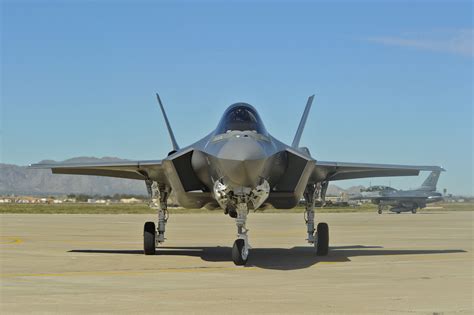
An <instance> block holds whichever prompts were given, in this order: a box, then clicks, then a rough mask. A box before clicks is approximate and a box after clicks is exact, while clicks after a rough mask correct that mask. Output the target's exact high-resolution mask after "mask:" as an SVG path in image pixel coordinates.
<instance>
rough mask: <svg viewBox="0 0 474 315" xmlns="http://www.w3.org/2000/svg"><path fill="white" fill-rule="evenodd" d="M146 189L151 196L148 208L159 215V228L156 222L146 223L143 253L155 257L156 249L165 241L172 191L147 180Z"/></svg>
mask: <svg viewBox="0 0 474 315" xmlns="http://www.w3.org/2000/svg"><path fill="white" fill-rule="evenodd" d="M145 183H146V187H147V190H148V194H149V196H150V201H149V203H148V206H149V207H150V208H152V209H154V210H156V211H157V213H158V228H156V227H155V223H154V222H151V221H150V222H146V223H145V226H144V227H143V251H144V253H145V255H154V254H155V253H156V247H157V246H158V245H159V244H161V243H163V242H164V241H165V228H166V223H167V222H168V205H167V201H168V197H169V194H170V192H171V189H170V188H169V187H168V186H166V185H161V184H158V183H157V182H155V181H151V180H146V181H145Z"/></svg>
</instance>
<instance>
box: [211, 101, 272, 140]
mask: <svg viewBox="0 0 474 315" xmlns="http://www.w3.org/2000/svg"><path fill="white" fill-rule="evenodd" d="M235 130H239V131H254V132H256V133H259V134H263V135H266V134H267V131H266V129H265V126H264V125H263V122H262V120H261V119H260V116H259V115H258V113H257V111H256V110H255V108H253V107H252V106H251V105H249V104H246V103H236V104H234V105H231V106H230V107H229V108H228V109H227V110H226V111H225V112H224V115H222V118H221V120H220V122H219V125H218V126H217V129H216V131H217V134H223V133H226V132H229V131H235Z"/></svg>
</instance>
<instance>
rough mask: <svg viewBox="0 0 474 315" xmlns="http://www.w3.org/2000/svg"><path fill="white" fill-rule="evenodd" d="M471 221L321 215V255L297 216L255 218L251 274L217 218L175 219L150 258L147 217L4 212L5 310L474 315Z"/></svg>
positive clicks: (464, 216) (229, 224)
mask: <svg viewBox="0 0 474 315" xmlns="http://www.w3.org/2000/svg"><path fill="white" fill-rule="evenodd" d="M473 214H474V212H471V211H466V212H451V213H447V212H442V211H440V212H433V211H429V212H428V211H426V212H423V211H421V212H420V213H418V214H415V215H413V214H409V213H403V214H390V213H386V214H383V215H378V214H376V213H347V214H327V213H325V214H320V215H317V219H318V220H320V221H325V222H327V223H328V224H329V227H330V246H331V250H330V253H329V255H328V256H327V257H317V256H316V255H315V251H314V248H313V247H312V246H310V245H309V244H307V243H306V242H305V225H304V222H303V215H302V214H265V213H264V214H261V213H256V214H255V213H251V214H250V215H249V220H248V227H249V229H250V232H249V236H250V243H251V245H252V247H253V249H252V250H251V252H250V258H249V262H248V265H247V266H246V267H237V266H234V264H233V263H232V261H231V249H230V247H231V246H232V243H233V241H234V238H235V234H236V228H235V224H234V221H233V220H232V219H231V218H229V217H228V216H224V215H223V214H220V213H216V214H190V215H178V214H176V215H172V216H171V218H170V220H169V222H168V225H167V233H166V237H167V241H166V242H165V245H164V246H163V247H162V248H161V249H159V250H158V254H157V255H156V256H144V255H142V233H143V232H142V229H143V223H144V222H145V221H147V220H153V219H154V216H152V215H40V214H31V215H30V214H17V215H14V214H5V215H0V220H1V224H0V236H1V238H0V250H1V257H0V268H1V277H0V281H1V291H0V299H1V300H0V303H1V306H0V312H1V313H2V314H11V313H86V312H87V313H138V312H140V313H158V312H160V313H219V314H223V313H241V314H242V313H244V314H245V313H292V314H294V313H364V314H366V313H373V314H382V313H421V314H434V313H438V314H440V313H445V314H448V313H466V314H472V313H474V306H473V299H474V298H473V285H474V283H473V273H474V269H473V268H474V267H473V266H474V257H473V248H472V247H473Z"/></svg>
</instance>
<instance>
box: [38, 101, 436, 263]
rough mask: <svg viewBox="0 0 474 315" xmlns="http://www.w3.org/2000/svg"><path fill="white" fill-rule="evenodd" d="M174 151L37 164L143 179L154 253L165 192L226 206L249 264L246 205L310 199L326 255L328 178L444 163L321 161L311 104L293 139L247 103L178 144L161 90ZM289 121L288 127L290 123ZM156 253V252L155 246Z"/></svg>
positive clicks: (187, 201) (147, 241) (148, 249)
mask: <svg viewBox="0 0 474 315" xmlns="http://www.w3.org/2000/svg"><path fill="white" fill-rule="evenodd" d="M156 97H157V100H158V104H159V106H160V108H161V112H162V114H163V117H164V120H165V123H166V126H167V129H168V133H169V136H170V139H171V144H172V150H170V152H169V153H168V156H167V157H165V158H163V159H161V160H151V161H129V162H120V163H80V164H60V163H58V164H34V165H31V167H33V168H48V169H51V170H52V172H53V173H54V174H75V175H95V176H111V177H120V178H130V179H136V180H143V181H144V182H145V184H146V187H147V189H148V193H149V195H150V206H151V207H152V208H153V209H156V211H157V213H158V218H157V225H155V222H146V223H145V225H144V233H143V247H144V253H145V255H153V254H155V253H156V247H157V246H158V245H160V244H162V243H163V242H164V241H165V226H166V223H167V221H168V210H167V199H168V197H169V195H170V193H171V191H173V192H174V194H175V196H176V199H177V201H178V203H179V204H180V205H181V206H182V207H184V208H201V207H206V208H209V209H217V208H221V209H223V212H224V213H225V214H227V215H229V216H230V217H231V218H234V219H235V222H236V225H237V239H236V240H235V242H234V244H233V247H232V260H233V261H234V263H235V264H236V265H244V264H246V263H247V260H248V257H249V249H250V245H249V241H248V229H247V227H246V223H247V215H248V213H249V210H252V209H258V208H262V207H267V206H273V207H275V208H280V209H290V208H293V207H295V206H296V205H297V204H298V202H299V200H300V199H301V198H302V197H304V200H305V207H306V211H305V223H306V232H307V241H308V242H309V243H310V244H313V245H314V246H315V249H316V254H317V255H327V254H328V250H329V227H328V225H327V224H326V223H324V222H320V223H318V225H317V226H316V228H315V220H314V219H315V215H314V208H315V202H316V201H317V200H318V199H324V196H325V194H326V190H327V187H328V183H329V181H334V180H344V179H352V178H364V177H378V176H414V175H418V173H419V172H420V171H426V170H429V171H431V170H439V169H440V168H439V167H438V166H414V165H389V164H364V163H343V162H330V161H317V160H316V159H315V158H313V157H312V156H311V154H310V151H309V149H308V148H306V147H301V146H300V139H301V135H302V133H303V129H304V127H305V124H306V120H307V118H308V114H309V111H310V108H311V105H312V103H313V99H314V95H312V96H310V97H309V98H308V101H307V103H306V108H305V110H304V112H303V115H302V117H301V121H300V123H299V126H298V128H297V130H296V134H295V136H294V139H293V142H292V144H291V145H287V144H284V143H283V142H281V141H279V140H277V139H276V138H274V137H272V136H271V134H270V133H269V132H268V131H267V129H266V128H265V125H264V124H263V121H262V119H261V118H260V115H259V114H258V112H257V110H256V109H255V108H254V107H253V106H251V105H249V104H247V103H236V104H233V105H231V106H229V107H228V108H227V110H225V112H224V114H223V115H222V118H221V119H220V121H219V123H218V124H217V127H216V128H215V129H214V130H212V131H211V132H210V133H209V134H208V135H207V136H205V137H204V138H202V139H201V140H199V141H197V142H195V143H193V144H190V145H188V146H185V147H182V148H181V147H180V146H179V145H178V143H177V141H176V139H175V136H174V133H173V130H172V128H171V125H170V122H169V120H168V117H167V115H166V112H165V109H164V107H163V104H162V102H161V99H160V97H159V95H158V94H157V95H156ZM285 128H286V127H285ZM158 253H159V251H158Z"/></svg>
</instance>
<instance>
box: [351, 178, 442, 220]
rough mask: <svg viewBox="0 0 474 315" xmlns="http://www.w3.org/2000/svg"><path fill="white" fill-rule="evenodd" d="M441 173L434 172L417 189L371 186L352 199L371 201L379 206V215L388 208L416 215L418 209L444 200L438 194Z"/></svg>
mask: <svg viewBox="0 0 474 315" xmlns="http://www.w3.org/2000/svg"><path fill="white" fill-rule="evenodd" d="M442 170H444V169H442ZM440 173H441V170H438V171H432V172H431V173H430V175H429V176H428V178H426V180H425V181H424V182H423V184H422V185H421V186H420V187H419V188H416V189H412V190H397V189H395V188H392V187H388V186H371V187H368V188H366V189H363V190H361V195H360V196H358V197H352V198H351V199H370V201H371V202H372V203H374V204H376V205H378V213H379V214H382V211H383V209H384V208H386V207H391V208H390V211H392V212H396V213H400V212H410V211H411V212H412V213H416V210H417V209H423V208H425V207H426V204H427V203H432V202H438V201H442V200H443V196H442V195H441V194H440V193H439V192H436V184H437V183H438V179H439V175H440Z"/></svg>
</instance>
